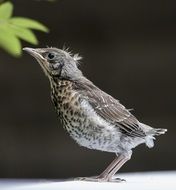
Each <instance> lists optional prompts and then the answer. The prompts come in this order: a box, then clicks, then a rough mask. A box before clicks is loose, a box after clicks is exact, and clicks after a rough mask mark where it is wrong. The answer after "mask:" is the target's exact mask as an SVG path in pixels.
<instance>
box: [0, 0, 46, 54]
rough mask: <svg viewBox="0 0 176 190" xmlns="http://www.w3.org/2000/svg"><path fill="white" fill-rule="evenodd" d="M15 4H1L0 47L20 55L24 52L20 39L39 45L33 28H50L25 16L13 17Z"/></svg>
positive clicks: (43, 30)
mask: <svg viewBox="0 0 176 190" xmlns="http://www.w3.org/2000/svg"><path fill="white" fill-rule="evenodd" d="M13 8H14V7H13V4H12V3H11V2H4V3H1V4H0V48H2V49H4V50H5V51H7V52H8V53H9V54H11V55H13V56H15V57H18V56H20V55H21V53H22V47H21V42H20V40H24V41H26V42H29V43H30V44H33V45H37V44H38V40H37V38H36V36H35V34H34V33H33V31H32V29H35V30H39V31H42V32H48V31H49V30H48V28H47V27H46V26H44V25H43V24H41V23H40V22H38V21H36V20H32V19H29V18H24V17H12V14H13Z"/></svg>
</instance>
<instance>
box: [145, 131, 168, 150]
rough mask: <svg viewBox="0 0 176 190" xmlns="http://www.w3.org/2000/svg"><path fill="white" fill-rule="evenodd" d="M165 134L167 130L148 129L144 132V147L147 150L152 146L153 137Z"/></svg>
mask: <svg viewBox="0 0 176 190" xmlns="http://www.w3.org/2000/svg"><path fill="white" fill-rule="evenodd" d="M166 132H167V129H162V128H156V129H155V128H150V129H149V130H148V131H147V132H146V145H147V146H148V147H149V148H152V147H153V146H154V140H155V137H154V136H159V135H163V134H165V133H166Z"/></svg>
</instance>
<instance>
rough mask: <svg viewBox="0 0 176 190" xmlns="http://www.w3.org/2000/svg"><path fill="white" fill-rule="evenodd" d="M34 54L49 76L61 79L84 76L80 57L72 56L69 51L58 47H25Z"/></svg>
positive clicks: (75, 78) (73, 78) (25, 49)
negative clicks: (79, 67)
mask: <svg viewBox="0 0 176 190" xmlns="http://www.w3.org/2000/svg"><path fill="white" fill-rule="evenodd" d="M23 50H24V51H26V52H28V53H29V54H30V55H32V56H33V57H34V58H35V59H36V60H37V61H38V63H39V64H40V66H41V67H42V69H43V71H44V73H45V74H46V75H47V77H48V78H49V79H50V78H53V77H58V78H59V79H67V80H77V79H79V78H81V77H82V72H81V71H80V70H79V69H78V60H79V59H80V57H79V56H78V55H77V54H76V55H74V56H72V55H71V54H70V53H69V52H67V51H64V50H61V49H57V48H36V49H34V48H28V47H26V48H23Z"/></svg>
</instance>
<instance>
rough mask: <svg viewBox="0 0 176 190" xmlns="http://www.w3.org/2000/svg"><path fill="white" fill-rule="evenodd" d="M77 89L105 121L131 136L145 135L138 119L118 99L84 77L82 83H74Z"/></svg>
mask: <svg viewBox="0 0 176 190" xmlns="http://www.w3.org/2000/svg"><path fill="white" fill-rule="evenodd" d="M74 88H75V89H76V90H77V91H79V92H80V93H81V94H82V95H83V98H84V99H86V100H87V101H88V102H89V104H90V105H91V106H92V107H93V109H94V110H95V112H96V113H97V114H98V115H99V116H101V117H102V118H103V119H104V120H105V121H107V122H109V123H111V124H113V125H115V126H117V127H118V128H119V130H120V131H121V132H122V133H124V134H126V135H128V136H131V137H141V138H143V137H145V136H146V134H145V132H144V131H143V130H142V128H141V127H140V126H139V122H138V120H137V119H136V118H135V117H134V116H133V115H132V114H131V113H130V112H129V110H128V109H126V108H125V107H124V106H123V105H122V104H121V103H120V102H119V101H118V100H116V99H114V98H113V97H112V96H110V95H108V94H107V93H105V92H103V91H102V90H100V89H99V88H97V87H96V86H95V85H93V83H91V82H90V81H88V80H87V79H86V82H85V81H84V83H83V82H82V83H81V82H79V83H75V86H74Z"/></svg>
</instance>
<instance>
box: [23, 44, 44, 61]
mask: <svg viewBox="0 0 176 190" xmlns="http://www.w3.org/2000/svg"><path fill="white" fill-rule="evenodd" d="M23 50H24V51H26V52H27V53H29V54H30V55H32V56H33V57H34V58H36V59H40V60H41V59H43V57H42V56H41V54H40V52H39V51H38V49H34V48H28V47H25V48H23Z"/></svg>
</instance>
